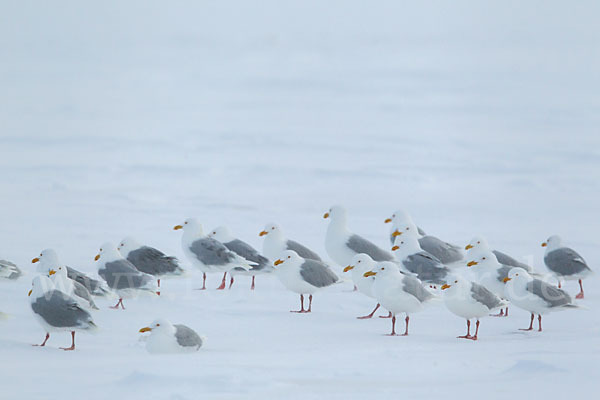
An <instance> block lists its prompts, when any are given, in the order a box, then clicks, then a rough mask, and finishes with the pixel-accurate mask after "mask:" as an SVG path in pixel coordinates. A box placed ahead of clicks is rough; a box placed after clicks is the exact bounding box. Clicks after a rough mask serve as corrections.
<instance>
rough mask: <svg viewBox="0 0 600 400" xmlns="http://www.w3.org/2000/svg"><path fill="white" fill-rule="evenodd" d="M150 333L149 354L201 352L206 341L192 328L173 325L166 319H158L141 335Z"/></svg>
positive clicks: (147, 345)
mask: <svg viewBox="0 0 600 400" xmlns="http://www.w3.org/2000/svg"><path fill="white" fill-rule="evenodd" d="M144 332H150V336H149V337H148V340H147V341H146V350H148V353H154V354H166V353H194V352H196V351H198V350H200V347H202V344H203V342H204V340H203V339H202V337H200V335H198V334H197V333H196V331H194V330H193V329H192V328H189V327H187V326H185V325H181V324H171V323H170V322H169V321H167V320H166V319H157V320H156V321H154V322H153V323H152V324H151V325H150V326H146V327H144V328H142V329H140V333H144Z"/></svg>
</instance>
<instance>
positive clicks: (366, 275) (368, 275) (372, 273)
mask: <svg viewBox="0 0 600 400" xmlns="http://www.w3.org/2000/svg"><path fill="white" fill-rule="evenodd" d="M375 275H377V272H373V271H367V272H365V273H364V274H363V276H364V277H365V278H368V277H370V276H375Z"/></svg>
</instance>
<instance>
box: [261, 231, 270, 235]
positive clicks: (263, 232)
mask: <svg viewBox="0 0 600 400" xmlns="http://www.w3.org/2000/svg"><path fill="white" fill-rule="evenodd" d="M268 234H269V232H267V231H261V232H260V233H259V234H258V236H265V235H268Z"/></svg>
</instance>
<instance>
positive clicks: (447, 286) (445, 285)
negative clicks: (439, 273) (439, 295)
mask: <svg viewBox="0 0 600 400" xmlns="http://www.w3.org/2000/svg"><path fill="white" fill-rule="evenodd" d="M449 287H450V285H448V284H446V283H444V284H443V285H442V290H446V289H448V288H449Z"/></svg>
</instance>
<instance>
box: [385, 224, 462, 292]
mask: <svg viewBox="0 0 600 400" xmlns="http://www.w3.org/2000/svg"><path fill="white" fill-rule="evenodd" d="M392 251H393V252H394V254H395V255H396V259H397V260H398V261H400V262H401V263H402V266H403V267H404V269H405V270H407V271H408V272H410V273H413V274H416V275H417V278H419V279H420V280H421V281H423V282H427V283H429V284H431V285H441V284H443V283H445V282H446V278H447V276H448V274H449V273H450V270H449V269H448V268H447V267H446V266H444V264H442V263H441V262H440V260H438V259H437V258H435V257H434V256H433V255H431V254H429V253H428V252H426V251H424V250H423V249H422V248H421V246H420V245H419V241H418V240H417V237H416V235H415V234H414V233H410V234H406V235H402V236H397V237H396V241H395V242H394V247H392Z"/></svg>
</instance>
